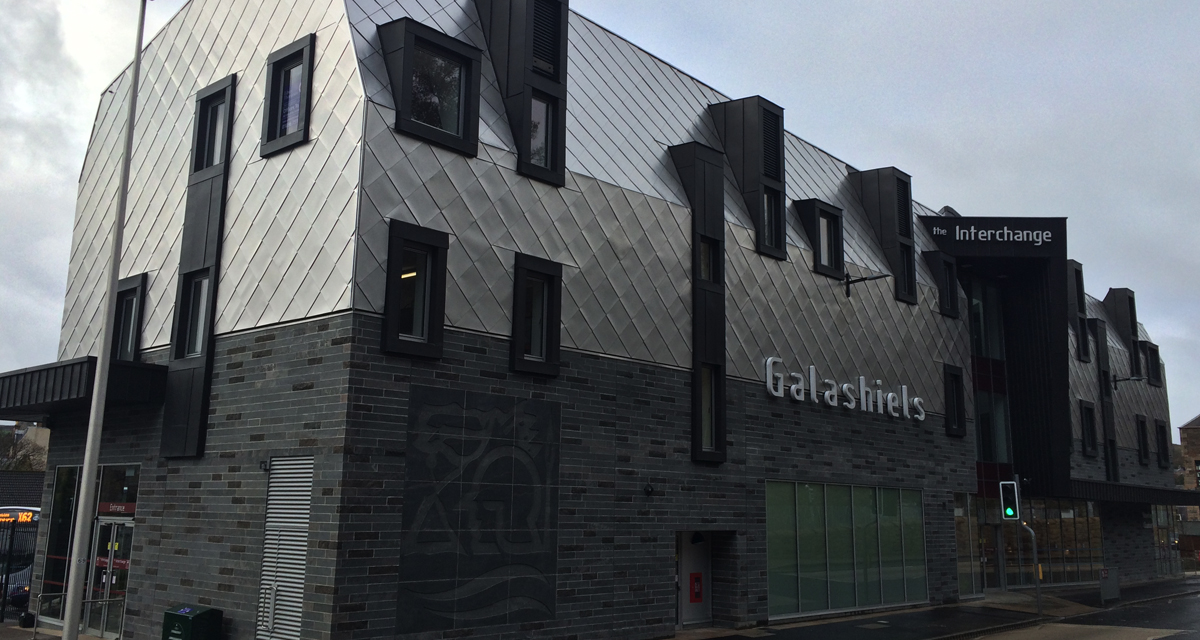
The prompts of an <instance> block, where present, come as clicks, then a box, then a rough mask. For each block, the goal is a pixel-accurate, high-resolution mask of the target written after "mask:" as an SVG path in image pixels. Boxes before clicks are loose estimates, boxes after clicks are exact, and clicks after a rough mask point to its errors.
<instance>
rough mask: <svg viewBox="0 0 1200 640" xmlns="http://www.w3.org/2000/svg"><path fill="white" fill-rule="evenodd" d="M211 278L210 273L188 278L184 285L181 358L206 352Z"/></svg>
mask: <svg viewBox="0 0 1200 640" xmlns="http://www.w3.org/2000/svg"><path fill="white" fill-rule="evenodd" d="M210 288H211V278H209V275H208V271H207V270H205V271H202V272H200V273H196V274H193V275H190V276H188V278H187V280H186V281H185V283H184V293H183V295H184V307H183V309H184V313H185V314H186V315H185V316H184V322H183V335H182V337H183V352H182V353H181V354H180V355H181V357H184V358H190V357H193V356H198V355H200V354H202V353H203V352H204V338H205V336H206V335H207V334H208V311H209V307H210V301H209V295H210V293H209V290H210Z"/></svg>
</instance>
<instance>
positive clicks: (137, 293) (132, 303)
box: [112, 273, 146, 362]
mask: <svg viewBox="0 0 1200 640" xmlns="http://www.w3.org/2000/svg"><path fill="white" fill-rule="evenodd" d="M145 291H146V274H144V273H139V274H138V275H136V276H131V277H129V278H122V279H121V281H120V282H118V283H117V309H116V317H115V320H116V322H114V324H113V345H112V357H113V359H114V360H125V361H129V362H135V361H137V359H138V355H139V352H140V350H141V342H142V299H143V296H144V294H145Z"/></svg>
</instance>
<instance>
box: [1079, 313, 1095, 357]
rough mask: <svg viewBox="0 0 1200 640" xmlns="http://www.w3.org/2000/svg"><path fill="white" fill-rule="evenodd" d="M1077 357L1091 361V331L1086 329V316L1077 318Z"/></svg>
mask: <svg viewBox="0 0 1200 640" xmlns="http://www.w3.org/2000/svg"><path fill="white" fill-rule="evenodd" d="M1077 333H1078V338H1079V349H1078V351H1079V359H1080V360H1082V361H1084V362H1091V361H1092V355H1091V353H1092V346H1091V342H1092V332H1091V331H1089V330H1088V321H1087V318H1079V331H1078V332H1077Z"/></svg>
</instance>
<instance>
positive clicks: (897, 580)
mask: <svg viewBox="0 0 1200 640" xmlns="http://www.w3.org/2000/svg"><path fill="white" fill-rule="evenodd" d="M928 599H929V592H928V588H927V584H926V572H925V527H924V510H923V507H922V501H921V492H920V491H916V490H910V489H895V488H882V487H858V486H854V487H852V486H845V485H832V484H831V485H822V484H807V483H795V482H768V483H767V605H768V611H769V615H770V616H771V617H772V618H775V619H778V618H784V617H790V616H796V615H800V614H806V613H812V612H817V611H828V610H833V609H859V608H868V607H878V606H881V605H895V604H903V603H909V602H913V603H915V602H927V601H928Z"/></svg>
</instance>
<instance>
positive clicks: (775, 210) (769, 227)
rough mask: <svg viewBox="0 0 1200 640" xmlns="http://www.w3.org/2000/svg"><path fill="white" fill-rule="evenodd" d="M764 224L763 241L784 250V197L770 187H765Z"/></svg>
mask: <svg viewBox="0 0 1200 640" xmlns="http://www.w3.org/2000/svg"><path fill="white" fill-rule="evenodd" d="M762 225H763V243H764V244H765V245H766V246H767V247H769V248H771V249H775V250H777V251H782V250H783V248H784V247H783V244H784V240H783V239H784V235H783V233H784V225H783V199H782V198H780V196H779V192H778V191H776V190H774V189H772V188H770V187H763V211H762Z"/></svg>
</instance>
